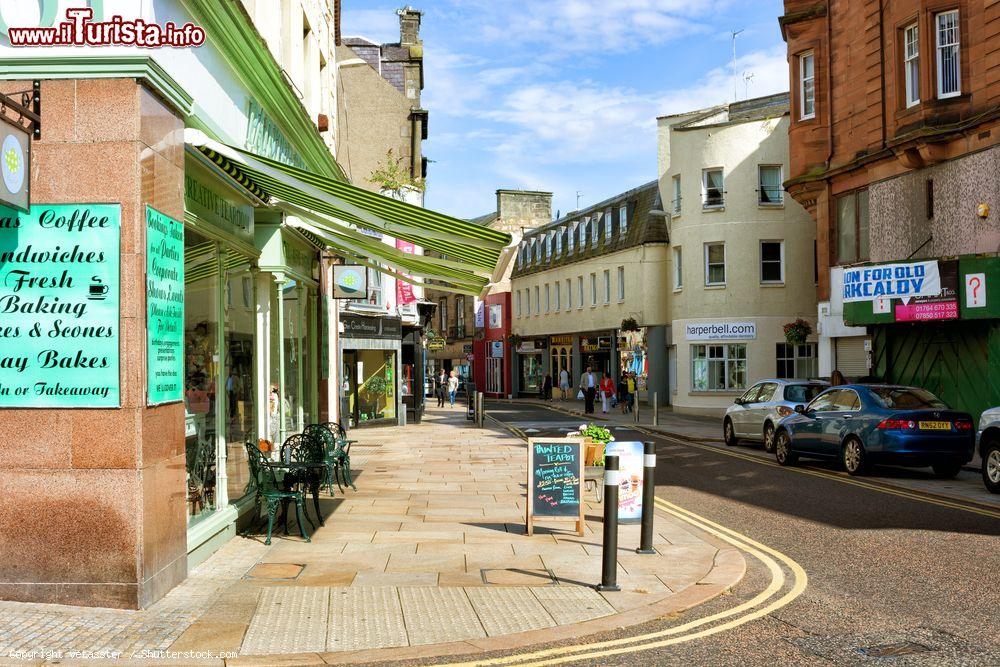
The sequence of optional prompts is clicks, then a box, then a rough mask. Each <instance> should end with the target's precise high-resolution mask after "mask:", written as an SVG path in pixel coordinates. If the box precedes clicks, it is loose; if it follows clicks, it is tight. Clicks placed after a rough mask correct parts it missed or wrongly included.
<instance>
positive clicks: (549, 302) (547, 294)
mask: <svg viewBox="0 0 1000 667" xmlns="http://www.w3.org/2000/svg"><path fill="white" fill-rule="evenodd" d="M551 306H552V292H551V291H550V290H549V284H548V283H545V312H546V313H547V312H549V308H550V307H551Z"/></svg>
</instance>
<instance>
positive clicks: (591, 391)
mask: <svg viewBox="0 0 1000 667" xmlns="http://www.w3.org/2000/svg"><path fill="white" fill-rule="evenodd" d="M580 391H582V392H583V405H584V407H583V411H584V412H585V413H586V414H588V415H592V414H594V399H595V398H597V378H596V377H594V371H593V370H591V368H590V366H587V370H586V372H585V373H584V374H583V375H581V376H580Z"/></svg>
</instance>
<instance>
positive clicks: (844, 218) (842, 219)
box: [836, 189, 868, 264]
mask: <svg viewBox="0 0 1000 667" xmlns="http://www.w3.org/2000/svg"><path fill="white" fill-rule="evenodd" d="M836 205H837V263H838V264H851V263H853V262H859V261H864V260H867V259H868V190H867V189H865V190H858V191H856V192H852V193H850V194H846V195H842V196H840V197H837V200H836Z"/></svg>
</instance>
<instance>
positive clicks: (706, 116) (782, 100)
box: [659, 93, 789, 130]
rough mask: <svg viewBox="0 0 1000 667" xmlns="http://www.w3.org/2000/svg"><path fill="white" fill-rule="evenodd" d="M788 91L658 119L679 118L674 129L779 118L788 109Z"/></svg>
mask: <svg viewBox="0 0 1000 667" xmlns="http://www.w3.org/2000/svg"><path fill="white" fill-rule="evenodd" d="M788 100H789V97H788V93H777V94H776V95H765V96H764V97H755V98H753V99H749V100H742V101H739V102H733V103H731V104H719V105H716V106H712V107H706V108H704V109H697V110H694V111H688V112H685V113H680V114H672V115H669V116H660V117H659V119H661V120H664V119H679V122H677V123H675V124H674V125H673V129H675V130H692V129H698V128H702V127H709V126H716V125H730V124H733V123H746V122H750V121H755V120H767V119H768V118H779V117H781V116H784V115H785V114H787V113H788V111H789V101H788Z"/></svg>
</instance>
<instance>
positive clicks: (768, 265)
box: [760, 241, 785, 285]
mask: <svg viewBox="0 0 1000 667" xmlns="http://www.w3.org/2000/svg"><path fill="white" fill-rule="evenodd" d="M760 282H762V283H764V284H772V285H773V284H781V283H784V282H785V244H784V242H783V241H761V242H760Z"/></svg>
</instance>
